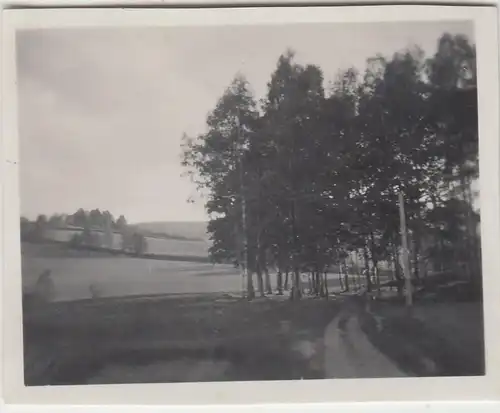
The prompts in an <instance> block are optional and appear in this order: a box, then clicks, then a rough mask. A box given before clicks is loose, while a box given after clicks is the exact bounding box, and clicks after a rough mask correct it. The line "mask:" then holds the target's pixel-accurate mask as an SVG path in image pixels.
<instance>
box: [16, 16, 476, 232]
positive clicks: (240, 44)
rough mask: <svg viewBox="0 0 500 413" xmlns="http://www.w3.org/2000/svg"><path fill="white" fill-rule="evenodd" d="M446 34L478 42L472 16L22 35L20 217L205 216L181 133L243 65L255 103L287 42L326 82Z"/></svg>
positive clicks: (432, 45) (201, 122)
mask: <svg viewBox="0 0 500 413" xmlns="http://www.w3.org/2000/svg"><path fill="white" fill-rule="evenodd" d="M444 32H449V33H452V34H457V33H460V34H465V35H467V36H468V37H469V39H470V40H471V41H472V42H473V41H474V35H473V27H472V24H469V23H467V22H422V23H418V22H410V23H408V22H404V23H343V24H339V23H335V24H321V25H318V24H316V25H284V24H283V25H273V26H243V27H241V26H221V27H190V28H188V27H168V28H167V27H163V28H161V27H159V28H99V29H97V28H85V29H43V30H30V31H24V30H23V31H20V32H18V33H17V73H18V74H17V76H18V78H17V82H18V102H19V108H18V118H19V137H20V193H21V213H22V214H23V215H24V216H27V217H29V218H34V217H36V216H37V215H38V214H47V215H51V214H53V213H73V212H74V211H76V210H77V209H78V208H84V209H89V210H90V209H94V208H99V209H101V210H109V211H111V212H112V213H113V214H114V215H116V216H117V215H120V214H123V215H125V216H126V217H127V219H128V221H129V222H147V221H202V220H205V219H207V217H206V215H205V212H204V208H203V201H202V199H201V198H200V197H199V196H198V194H197V191H196V188H195V187H194V185H193V184H192V183H191V182H190V181H189V179H188V178H186V177H182V176H181V175H182V173H183V168H182V167H181V164H180V159H181V149H180V144H181V137H182V135H183V133H187V134H188V135H190V136H196V135H197V134H199V133H202V132H203V131H204V130H205V119H206V115H207V114H208V113H209V112H210V110H211V109H212V108H214V106H215V104H216V102H217V100H218V98H219V97H220V96H221V95H222V93H223V92H224V90H225V88H226V87H227V86H228V85H229V84H230V83H231V80H232V79H233V78H234V76H235V75H236V74H237V73H238V72H241V73H243V74H244V75H245V76H246V78H247V79H248V81H249V82H250V84H251V86H252V89H253V92H254V94H255V96H256V98H259V99H260V98H262V97H263V96H264V95H265V92H266V84H267V82H268V81H269V79H270V75H271V73H272V71H273V70H274V68H275V67H276V63H277V60H278V57H279V56H280V54H282V53H283V52H285V50H286V49H287V48H292V49H293V50H294V51H295V52H296V61H297V62H298V63H303V64H306V63H311V64H317V65H319V66H320V67H321V68H322V69H323V71H324V75H325V82H326V83H328V82H329V81H332V80H334V78H335V76H336V74H337V73H338V72H339V70H342V69H347V68H349V67H352V66H354V67H356V68H358V69H359V70H363V69H364V67H365V62H366V59H367V58H369V57H372V56H375V55H376V54H378V53H381V54H382V55H385V56H391V55H392V54H393V53H394V52H396V51H398V50H401V49H404V48H406V47H408V46H412V45H414V44H417V45H419V46H420V47H421V48H422V49H423V50H424V51H425V53H426V55H428V56H431V55H432V54H433V53H434V52H435V50H436V45H437V40H438V38H439V37H440V36H441V35H442V34H443V33H444ZM325 86H327V85H325ZM189 198H193V199H194V200H195V202H194V203H188V202H187V200H188V199H189Z"/></svg>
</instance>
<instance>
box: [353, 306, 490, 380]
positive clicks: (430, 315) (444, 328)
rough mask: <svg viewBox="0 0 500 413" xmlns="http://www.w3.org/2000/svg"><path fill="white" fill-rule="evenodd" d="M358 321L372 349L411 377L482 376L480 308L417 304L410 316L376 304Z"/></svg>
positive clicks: (362, 313)
mask: <svg viewBox="0 0 500 413" xmlns="http://www.w3.org/2000/svg"><path fill="white" fill-rule="evenodd" d="M360 319H361V327H362V329H363V331H364V332H365V334H366V335H367V336H368V338H369V339H370V341H371V342H372V344H373V345H374V346H375V347H376V348H378V349H379V350H380V351H381V352H382V353H384V354H386V355H387V356H388V357H390V358H391V359H393V360H394V361H395V362H396V363H397V364H398V365H399V367H400V368H401V369H402V370H403V371H405V372H406V373H408V374H409V375H413V376H420V377H422V376H480V375H483V374H484V342H483V337H484V333H483V319H482V304H481V303H480V302H441V303H433V302H426V303H422V302H416V303H415V305H414V308H413V310H412V313H411V314H409V313H408V312H407V311H406V309H405V308H404V307H403V306H402V305H401V303H396V302H372V303H371V304H370V311H368V312H366V311H361V312H360Z"/></svg>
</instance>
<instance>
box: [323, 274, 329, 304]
mask: <svg viewBox="0 0 500 413" xmlns="http://www.w3.org/2000/svg"><path fill="white" fill-rule="evenodd" d="M323 277H324V280H325V281H324V286H325V297H326V298H328V295H329V293H328V272H327V271H325V272H324V273H323Z"/></svg>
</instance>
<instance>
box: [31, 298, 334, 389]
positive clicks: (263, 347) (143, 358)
mask: <svg viewBox="0 0 500 413" xmlns="http://www.w3.org/2000/svg"><path fill="white" fill-rule="evenodd" d="M218 298H220V297H218ZM218 298H217V297H214V296H206V297H203V296H197V297H168V298H166V297H163V298H160V299H154V300H153V299H151V300H146V299H141V300H139V299H137V300H131V299H127V300H123V301H120V300H104V299H99V300H95V301H92V300H87V301H82V302H73V303H51V304H48V305H44V306H42V305H41V306H38V307H37V308H35V307H31V308H30V309H25V313H24V351H25V382H26V385H48V384H52V385H54V384H58V385H67V384H73V385H76V384H85V383H89V382H91V383H93V384H97V383H99V380H100V379H99V377H102V375H101V374H100V373H101V372H103V371H104V370H107V371H109V368H110V367H113V366H119V370H120V371H124V372H125V373H124V374H126V375H127V381H126V382H131V383H133V382H158V380H161V377H165V375H163V376H162V372H161V371H160V373H158V370H161V369H162V368H165V369H166V370H168V371H165V374H166V373H168V374H166V376H168V380H167V379H166V380H165V382H182V381H227V380H237V381H248V380H288V379H301V378H304V379H317V378H322V377H323V374H324V372H323V370H322V366H323V363H322V361H321V360H319V361H318V358H321V357H323V355H322V354H314V355H312V356H310V357H309V356H306V357H305V356H304V355H301V354H298V353H297V351H294V350H293V349H294V344H296V343H298V342H301V341H303V340H307V341H312V342H314V341H315V340H319V339H322V337H323V334H324V329H325V327H326V325H327V324H328V323H329V322H330V321H331V319H332V318H333V317H334V315H335V314H336V312H337V308H338V304H337V303H335V302H331V301H326V300H304V301H302V302H291V301H289V300H274V299H271V298H268V299H257V300H255V301H253V302H248V301H246V300H241V299H228V298H227V299H225V300H222V301H221V300H219V299H218ZM312 359H314V362H313V361H312ZM204 363H205V364H206V363H208V364H210V363H215V364H217V363H219V364H225V365H227V366H228V367H227V368H225V369H223V371H221V372H220V374H218V375H217V374H215V373H213V372H212V373H211V374H205V373H203V372H201V371H202V370H203V369H201V368H200V369H198V368H197V365H202V364H204ZM160 365H162V366H164V367H161V366H160ZM148 366H149V367H148ZM318 366H321V368H318ZM148 368H151V372H150V373H148ZM138 370H141V371H143V373H141V374H139V373H137V374H135V373H134V371H138ZM198 370H199V371H200V372H198ZM144 371H146V373H144ZM153 371H156V372H157V373H155V374H156V376H155V374H153ZM197 372H198V373H197ZM158 374H159V375H160V376H158ZM214 376H217V377H215V378H214ZM158 377H160V378H158ZM106 380H109V378H108V379H106Z"/></svg>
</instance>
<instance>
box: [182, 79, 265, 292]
mask: <svg viewBox="0 0 500 413" xmlns="http://www.w3.org/2000/svg"><path fill="white" fill-rule="evenodd" d="M257 117H258V115H257V112H256V104H255V101H254V100H253V97H252V95H251V93H250V91H249V89H248V84H247V82H246V80H245V78H244V77H243V76H241V75H237V76H236V78H235V79H234V80H233V82H232V83H231V85H230V86H229V88H228V89H227V90H226V91H225V92H224V94H223V96H222V97H221V98H220V99H219V101H218V102H217V105H216V107H215V109H214V110H213V111H212V112H211V113H210V114H209V116H208V117H207V126H208V132H207V133H206V134H204V135H200V136H199V137H198V138H196V139H190V138H188V137H187V136H184V147H183V154H184V158H183V165H184V166H185V167H187V168H188V172H189V176H190V177H191V179H192V180H193V181H194V182H195V183H196V184H197V186H198V188H199V189H200V190H202V191H203V192H204V193H206V194H207V202H206V209H207V212H208V213H209V214H210V215H211V216H213V217H214V220H215V222H214V223H213V224H211V225H209V233H210V236H211V238H212V239H213V241H214V245H221V244H223V245H225V246H226V247H227V248H229V250H227V251H226V252H225V253H224V254H223V256H224V259H227V258H228V257H235V258H236V261H237V263H238V265H239V267H240V268H241V269H242V275H243V276H244V277H246V281H247V296H248V298H249V299H252V298H253V296H254V287H253V276H252V270H253V268H254V265H252V262H251V261H250V259H249V250H250V248H249V245H248V241H249V234H248V225H249V222H248V216H247V214H246V207H247V205H246V203H247V197H248V196H249V195H250V196H251V194H249V193H248V191H247V179H248V171H247V166H248V165H247V163H246V162H245V160H246V159H245V156H244V153H245V151H246V149H247V146H248V142H249V139H250V138H251V136H252V134H253V130H254V128H255V121H256V119H257ZM224 217H226V218H227V220H226V222H225V221H224ZM218 224H220V225H218ZM231 235H236V237H237V238H236V239H234V240H233V241H232V242H228V237H230V236H231ZM215 251H217V249H216V248H215V249H212V250H211V252H212V253H213V252H215ZM219 251H220V250H219ZM218 256H220V254H219V255H212V259H218ZM247 272H248V274H247Z"/></svg>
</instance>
